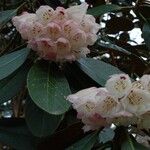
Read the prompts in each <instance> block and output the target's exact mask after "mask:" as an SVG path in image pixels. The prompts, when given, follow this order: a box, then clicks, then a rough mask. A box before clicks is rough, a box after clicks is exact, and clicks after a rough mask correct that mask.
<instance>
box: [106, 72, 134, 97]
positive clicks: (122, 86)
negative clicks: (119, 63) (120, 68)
mask: <svg viewBox="0 0 150 150" xmlns="http://www.w3.org/2000/svg"><path fill="white" fill-rule="evenodd" d="M106 88H107V90H108V92H109V93H110V94H111V96H113V97H114V98H115V99H118V100H120V99H122V98H124V97H125V96H126V95H127V94H128V93H129V92H130V90H131V88H132V83H131V80H130V77H129V76H128V75H126V74H116V75H113V76H111V78H110V79H109V80H108V81H107V82H106Z"/></svg>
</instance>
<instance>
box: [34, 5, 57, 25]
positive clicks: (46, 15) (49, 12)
mask: <svg viewBox="0 0 150 150" xmlns="http://www.w3.org/2000/svg"><path fill="white" fill-rule="evenodd" d="M36 15H37V17H38V20H39V21H40V22H41V23H43V24H46V23H49V22H50V21H52V19H53V18H54V10H53V8H51V7H50V6H48V5H45V6H40V8H39V9H38V10H37V11H36Z"/></svg>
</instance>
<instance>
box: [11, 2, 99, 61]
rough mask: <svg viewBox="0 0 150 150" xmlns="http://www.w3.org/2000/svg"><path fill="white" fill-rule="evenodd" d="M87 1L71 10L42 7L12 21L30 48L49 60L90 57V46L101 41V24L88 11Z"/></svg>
mask: <svg viewBox="0 0 150 150" xmlns="http://www.w3.org/2000/svg"><path fill="white" fill-rule="evenodd" d="M87 9H88V4H87V3H82V4H81V5H79V6H72V7H70V8H68V9H64V8H63V7H57V8H56V10H54V9H53V8H51V7H50V6H47V5H46V6H41V7H40V8H39V9H38V10H37V11H36V13H28V12H24V13H23V14H22V15H20V16H15V17H14V18H13V19H12V22H13V24H14V26H15V27H16V29H17V30H18V31H19V32H20V34H21V36H22V38H23V39H25V40H28V47H29V48H32V49H33V50H35V51H36V52H37V53H38V55H39V56H40V57H41V58H43V59H46V60H52V61H62V60H70V61H72V60H75V59H77V58H79V57H81V56H86V54H88V53H89V52H90V51H89V49H88V48H87V46H88V45H93V44H94V43H95V41H96V40H97V35H96V33H97V32H98V30H99V28H100V25H99V24H97V23H96V22H95V18H94V17H93V16H92V15H88V14H86V12H87Z"/></svg>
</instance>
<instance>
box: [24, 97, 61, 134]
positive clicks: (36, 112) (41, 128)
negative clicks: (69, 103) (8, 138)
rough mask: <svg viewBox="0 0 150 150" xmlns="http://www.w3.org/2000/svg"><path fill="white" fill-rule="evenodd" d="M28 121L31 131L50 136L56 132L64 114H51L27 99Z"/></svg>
mask: <svg viewBox="0 0 150 150" xmlns="http://www.w3.org/2000/svg"><path fill="white" fill-rule="evenodd" d="M25 116H26V122H27V125H28V127H29V129H30V130H31V132H32V133H33V134H34V135H35V136H38V137H45V136H49V135H51V134H53V133H54V131H55V130H56V129H57V127H58V126H59V124H60V123H61V121H62V119H63V115H50V114H48V113H47V112H45V111H44V110H42V109H40V108H39V107H38V106H36V105H35V104H34V102H33V101H31V99H30V98H28V100H27V101H26V110H25Z"/></svg>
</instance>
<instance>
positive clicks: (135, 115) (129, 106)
mask: <svg viewBox="0 0 150 150" xmlns="http://www.w3.org/2000/svg"><path fill="white" fill-rule="evenodd" d="M146 81H147V82H146ZM149 81H150V75H144V76H143V77H142V78H141V79H140V80H139V81H135V82H133V83H131V80H130V78H129V76H128V75H126V74H116V75H113V76H111V78H110V79H109V80H108V81H107V82H106V88H96V87H92V88H88V89H84V90H81V91H79V92H77V93H75V94H72V95H69V96H68V97H67V100H69V101H70V102H71V103H72V105H73V108H74V109H76V110H77V113H78V114H77V117H78V118H79V119H81V120H82V122H83V123H84V124H85V126H84V127H83V129H84V131H89V130H96V129H99V128H100V127H102V126H108V125H111V123H114V124H116V125H124V126H128V125H130V124H136V125H138V127H139V128H142V127H146V128H150V124H149V122H148V121H146V118H149V112H150V91H149Z"/></svg>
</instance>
